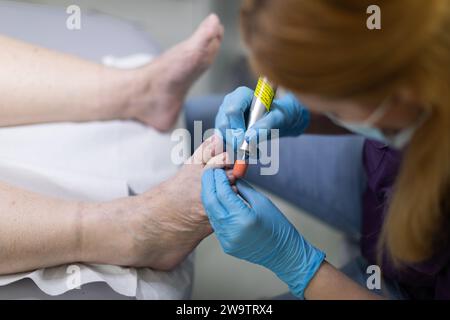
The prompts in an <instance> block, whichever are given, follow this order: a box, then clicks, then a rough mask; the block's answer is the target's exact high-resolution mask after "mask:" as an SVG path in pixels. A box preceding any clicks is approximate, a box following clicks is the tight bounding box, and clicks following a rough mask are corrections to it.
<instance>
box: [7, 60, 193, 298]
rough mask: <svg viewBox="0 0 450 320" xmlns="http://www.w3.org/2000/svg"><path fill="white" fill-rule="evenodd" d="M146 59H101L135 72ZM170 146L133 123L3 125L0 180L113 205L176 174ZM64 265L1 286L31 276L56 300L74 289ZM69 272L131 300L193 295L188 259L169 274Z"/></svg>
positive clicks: (100, 269) (112, 269)
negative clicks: (117, 200) (115, 200)
mask: <svg viewBox="0 0 450 320" xmlns="http://www.w3.org/2000/svg"><path fill="white" fill-rule="evenodd" d="M150 60H151V57H150V56H148V55H147V56H145V55H142V54H139V55H133V56H130V57H125V58H114V57H111V56H108V57H105V59H104V60H103V61H104V63H105V64H107V65H109V66H116V67H119V68H120V67H122V68H134V67H138V66H140V65H142V64H144V63H147V62H149V61H150ZM174 143H175V142H172V141H171V139H170V134H161V133H158V132H157V131H155V130H153V129H151V128H148V127H145V126H143V125H141V124H139V123H136V122H133V121H109V122H91V123H57V124H43V125H32V126H21V127H12V128H2V129H0V180H1V181H4V182H7V183H10V184H12V185H15V186H19V187H22V188H26V189H28V190H31V191H35V192H39V193H42V194H47V195H51V196H57V197H61V198H65V199H74V200H86V201H107V200H112V199H116V198H121V197H126V196H127V195H128V194H129V190H130V189H131V190H133V191H134V192H136V193H142V192H144V191H146V190H148V189H150V188H151V187H152V186H155V185H157V184H158V183H160V182H162V181H164V180H166V179H168V178H170V177H171V176H173V175H174V174H175V173H176V171H177V166H176V165H175V164H173V163H172V161H171V160H170V153H171V149H172V147H173V146H174ZM130 209H132V208H130ZM68 267H69V265H65V266H59V267H54V268H47V269H41V270H35V271H32V272H25V273H20V274H15V275H6V276H0V286H7V285H8V284H11V283H13V282H16V281H18V280H21V279H24V278H29V279H32V280H33V281H34V282H35V283H36V285H37V286H38V287H39V288H40V289H41V290H42V291H43V292H45V293H46V294H48V295H61V294H63V293H65V292H67V291H69V290H71V289H72V288H73V287H72V283H73V282H72V281H73V274H72V273H71V270H73V267H72V269H71V268H68ZM74 268H79V269H78V270H80V272H81V273H80V277H79V280H80V281H81V285H83V284H86V283H91V282H98V281H101V282H106V283H107V284H108V285H109V286H110V287H111V288H112V289H113V290H114V291H116V292H118V293H120V294H122V295H125V296H128V297H136V298H138V299H182V298H188V297H189V295H190V292H191V286H192V278H193V257H192V255H191V256H190V257H189V258H188V259H187V260H186V261H185V262H183V263H182V264H181V265H180V266H179V267H178V268H176V269H175V270H173V271H172V272H157V271H153V270H151V269H147V268H139V269H135V268H122V267H117V266H110V265H88V264H76V266H75V267H74ZM77 279H78V278H77ZM5 289H7V287H6V288H5ZM75 290H76V289H75Z"/></svg>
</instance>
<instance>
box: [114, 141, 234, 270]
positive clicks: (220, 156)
mask: <svg viewBox="0 0 450 320" xmlns="http://www.w3.org/2000/svg"><path fill="white" fill-rule="evenodd" d="M222 150H223V149H222V145H221V139H219V138H216V139H211V138H210V139H208V140H207V141H205V143H204V144H203V145H202V146H201V147H200V148H199V149H197V150H196V152H195V153H194V155H193V157H192V158H191V159H190V161H189V160H188V162H187V163H186V164H185V165H184V166H183V168H182V169H181V170H180V171H179V172H178V173H177V175H176V176H175V177H173V178H172V179H170V180H168V181H166V182H164V183H162V184H161V185H159V186H157V187H156V188H154V189H152V190H150V191H149V192H147V193H145V194H143V195H140V196H137V197H134V198H132V199H130V200H129V201H132V202H133V203H132V204H131V203H130V204H128V209H126V210H128V211H129V212H130V213H129V214H125V215H124V214H118V216H117V218H116V219H114V220H115V221H116V222H117V221H119V224H120V225H122V226H129V229H128V232H127V234H128V235H130V236H131V239H132V240H131V242H132V246H131V247H132V249H130V250H128V252H127V254H131V258H130V260H129V262H127V264H129V265H132V266H137V267H151V268H153V269H157V270H171V269H173V268H174V267H176V266H177V265H178V264H179V263H180V262H182V261H183V260H184V259H185V258H186V257H187V256H188V255H189V254H190V253H191V252H192V250H194V249H195V247H196V246H197V245H198V244H199V243H200V241H201V240H203V239H204V238H205V237H207V236H208V235H209V234H211V232H212V228H211V225H210V223H209V220H208V217H207V215H206V213H205V211H204V209H203V205H202V202H201V177H202V174H203V171H204V170H205V169H208V168H220V167H224V166H226V165H227V161H228V158H227V156H226V153H222ZM229 175H231V172H230V173H229ZM122 238H125V237H124V234H122Z"/></svg>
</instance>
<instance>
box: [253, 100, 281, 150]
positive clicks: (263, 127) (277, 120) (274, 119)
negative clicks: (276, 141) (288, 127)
mask: <svg viewBox="0 0 450 320" xmlns="http://www.w3.org/2000/svg"><path fill="white" fill-rule="evenodd" d="M285 122H286V119H285V117H284V115H283V114H282V113H281V111H280V110H277V109H275V110H272V111H270V112H269V113H267V114H266V115H265V116H264V117H263V118H261V119H260V120H258V121H257V122H256V123H255V124H254V125H253V126H252V127H251V128H249V129H248V130H247V131H246V132H245V140H246V141H247V142H248V143H249V144H251V145H256V144H259V143H261V142H263V141H267V140H270V139H271V136H272V130H280V129H281V128H284V126H285Z"/></svg>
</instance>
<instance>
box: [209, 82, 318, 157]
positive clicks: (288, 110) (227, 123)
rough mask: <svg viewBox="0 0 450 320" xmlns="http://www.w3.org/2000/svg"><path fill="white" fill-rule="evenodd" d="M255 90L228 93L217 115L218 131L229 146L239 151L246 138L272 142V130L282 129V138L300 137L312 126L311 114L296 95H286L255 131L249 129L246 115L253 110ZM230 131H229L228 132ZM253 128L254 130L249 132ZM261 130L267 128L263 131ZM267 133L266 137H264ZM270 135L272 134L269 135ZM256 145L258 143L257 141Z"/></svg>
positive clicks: (274, 102)
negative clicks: (270, 140) (310, 123)
mask: <svg viewBox="0 0 450 320" xmlns="http://www.w3.org/2000/svg"><path fill="white" fill-rule="evenodd" d="M253 93H254V91H253V90H251V89H249V88H247V87H239V88H237V89H236V90H235V91H233V92H232V93H230V94H228V95H227V96H226V97H225V99H224V100H223V103H222V105H221V106H220V109H219V112H218V113H217V116H216V124H215V126H216V129H218V130H220V132H221V134H222V136H223V137H224V139H225V140H226V142H227V143H228V144H229V145H232V146H233V149H234V150H236V149H237V148H238V147H240V146H241V144H242V142H243V140H244V138H245V139H246V140H247V142H249V143H252V141H253V140H254V139H258V140H257V142H259V143H260V142H261V141H264V140H265V139H266V138H268V139H270V130H271V129H279V137H280V138H281V137H287V136H298V135H300V134H302V133H303V132H304V131H305V129H306V128H307V127H308V125H309V121H310V114H309V111H308V110H307V109H306V108H305V107H303V106H302V105H301V104H300V103H299V101H298V100H297V99H296V98H295V96H294V95H293V94H286V95H285V96H283V97H282V98H281V99H275V100H274V101H273V104H272V107H271V110H270V112H269V113H267V114H266V115H265V116H264V117H263V118H262V119H260V120H259V121H258V122H256V123H255V124H254V125H253V126H252V127H251V129H250V128H246V119H245V116H246V113H247V112H248V111H249V109H250V106H251V103H252V99H253ZM227 129H228V131H227ZM248 129H250V130H248ZM261 129H264V131H262V130H261ZM262 132H264V134H260V133H262ZM267 133H268V134H269V135H267ZM253 143H254V144H255V145H256V142H255V141H254V142H253Z"/></svg>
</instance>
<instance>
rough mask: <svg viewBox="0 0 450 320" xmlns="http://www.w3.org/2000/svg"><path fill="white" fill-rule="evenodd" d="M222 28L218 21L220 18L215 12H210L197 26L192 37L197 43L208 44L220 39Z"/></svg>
mask: <svg viewBox="0 0 450 320" xmlns="http://www.w3.org/2000/svg"><path fill="white" fill-rule="evenodd" d="M223 33H224V28H223V26H222V24H221V23H220V19H219V17H218V16H217V15H216V14H210V15H209V16H208V17H207V18H206V19H205V20H203V22H202V23H201V24H200V25H199V26H198V28H197V30H196V31H195V32H194V35H193V38H194V39H195V40H196V42H198V44H199V45H208V44H209V42H211V41H214V40H219V41H220V40H221V39H222V37H223Z"/></svg>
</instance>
